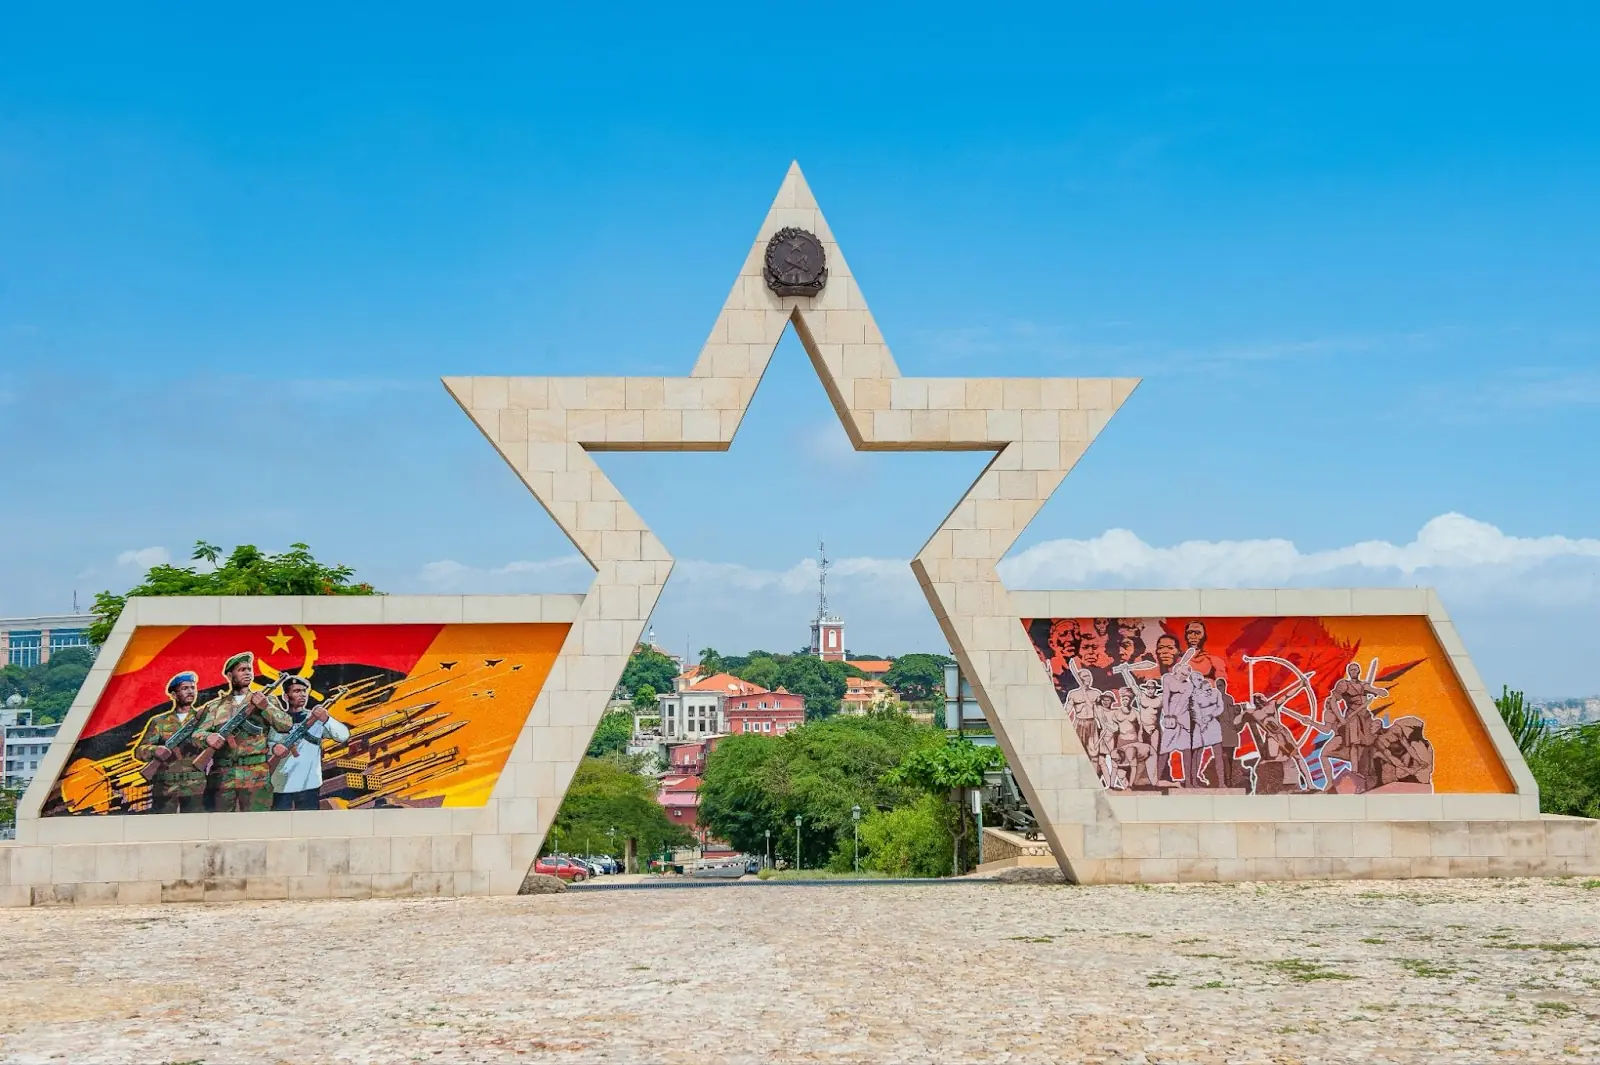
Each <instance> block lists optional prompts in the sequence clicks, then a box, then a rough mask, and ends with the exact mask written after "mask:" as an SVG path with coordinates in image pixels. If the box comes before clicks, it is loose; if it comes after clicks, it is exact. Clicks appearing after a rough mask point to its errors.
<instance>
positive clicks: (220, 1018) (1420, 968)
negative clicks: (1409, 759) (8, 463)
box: [0, 880, 1600, 1065]
mask: <svg viewBox="0 0 1600 1065" xmlns="http://www.w3.org/2000/svg"><path fill="white" fill-rule="evenodd" d="M1586 883H1587V885H1588V886H1585V885H1586ZM0 959H4V960H3V962H0V1058H3V1059H4V1060H6V1061H29V1062H35V1061H70V1062H206V1063H209V1065H221V1063H228V1062H296V1063H299V1062H319V1061H331V1062H401V1061H423V1062H454V1061H626V1062H635V1061H637V1062H647V1061H663V1062H708V1061H764V1062H765V1061H940V1062H961V1061H1050V1062H1059V1061H1084V1062H1147V1063H1154V1062H1241V1063H1242V1062H1274V1063H1287V1062H1307V1063H1311V1062H1362V1063H1366V1062H1401V1061H1404V1062H1446V1061H1447V1062H1467V1063H1479V1062H1488V1061H1496V1062H1499V1061H1508V1062H1535V1063H1545V1062H1567V1061H1572V1062H1577V1061H1596V1062H1600V882H1596V881H1588V882H1585V881H1580V880H1563V881H1549V882H1537V881H1487V880H1480V881H1426V882H1411V883H1345V884H1318V885H1242V886H1240V885H1227V886H1222V885H1216V886H1212V885H1195V886H1183V887H1157V888H1148V889H1139V888H1133V887H1103V888H1076V887H1066V886H1035V885H1008V884H997V883H988V884H981V885H973V884H958V885H946V886H922V887H901V886H873V887H849V886H831V885H830V886H774V885H768V884H747V885H729V886H716V887H706V888H687V889H685V888H679V889H675V890H635V891H604V890H599V891H597V890H592V889H587V890H586V889H580V890H575V891H569V892H567V893H565V894H561V895H550V896H539V897H528V898H511V899H472V900H462V901H455V900H393V901H364V902H355V901H351V902H278V903H253V904H232V905H215V906H199V905H187V906H184V905H174V906H164V907H154V908H142V909H131V908H105V909H35V910H0Z"/></svg>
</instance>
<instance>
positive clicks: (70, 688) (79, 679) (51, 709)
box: [0, 647, 94, 725]
mask: <svg viewBox="0 0 1600 1065" xmlns="http://www.w3.org/2000/svg"><path fill="white" fill-rule="evenodd" d="M93 663H94V656H93V655H92V654H91V653H90V651H89V649H88V648H86V647H69V648H66V649H64V650H61V651H57V652H55V653H54V654H52V655H51V656H50V660H49V661H48V662H41V663H40V664H39V665H37V666H29V667H27V668H23V667H22V666H17V665H8V666H6V667H5V668H4V669H0V701H3V700H5V699H8V698H10V697H11V696H12V695H20V696H22V697H23V698H24V699H25V700H27V706H28V709H30V710H32V711H33V720H34V723H35V724H39V725H50V724H54V723H56V722H58V721H60V720H61V719H62V718H64V717H66V716H67V711H68V710H69V709H70V708H71V707H72V700H73V699H75V698H77V696H78V689H79V688H81V687H83V679H84V678H85V677H87V676H88V675H89V667H90V666H91V665H93Z"/></svg>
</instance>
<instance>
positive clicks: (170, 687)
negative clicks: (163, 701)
mask: <svg viewBox="0 0 1600 1065" xmlns="http://www.w3.org/2000/svg"><path fill="white" fill-rule="evenodd" d="M185 681H187V682H188V683H190V684H195V685H198V684H199V683H200V674H198V673H196V672H195V671H194V670H192V669H186V670H184V671H183V672H182V673H179V674H176V675H175V676H174V677H173V678H172V679H171V680H169V681H167V691H169V692H175V691H177V690H178V685H180V684H182V683H184V682H185Z"/></svg>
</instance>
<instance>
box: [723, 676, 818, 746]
mask: <svg viewBox="0 0 1600 1065" xmlns="http://www.w3.org/2000/svg"><path fill="white" fill-rule="evenodd" d="M751 687H753V688H754V687H755V686H754V685H752V686H751ZM723 714H724V715H725V716H726V718H727V721H728V732H729V733H730V734H731V735H735V736H737V735H739V734H741V733H755V732H759V733H761V734H762V735H763V736H781V735H783V734H784V733H785V732H788V731H789V730H790V729H797V728H799V727H800V726H801V725H804V724H805V723H806V699H805V696H803V695H795V694H794V693H793V692H787V691H784V690H783V689H782V688H779V689H778V690H777V691H775V692H771V691H767V690H766V689H765V688H755V690H754V691H750V692H746V693H745V694H742V695H731V696H729V697H728V700H727V704H726V706H725V708H724V709H723Z"/></svg>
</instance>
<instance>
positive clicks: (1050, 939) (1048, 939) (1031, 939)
mask: <svg viewBox="0 0 1600 1065" xmlns="http://www.w3.org/2000/svg"><path fill="white" fill-rule="evenodd" d="M1006 938H1007V939H1009V940H1012V941H1014V942H1017V943H1054V942H1055V941H1056V937H1055V936H1006Z"/></svg>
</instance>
